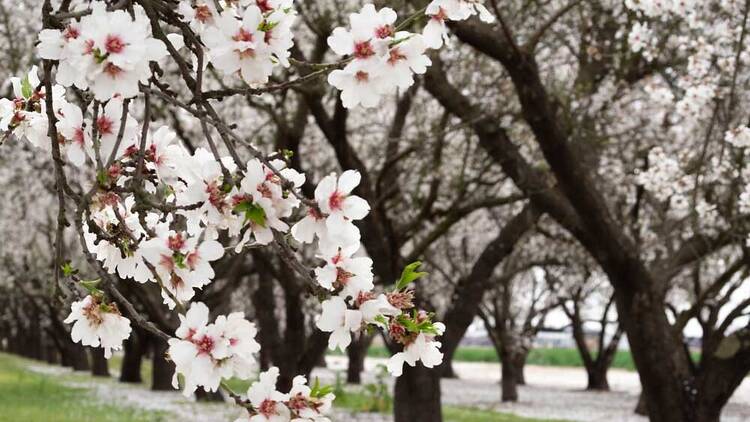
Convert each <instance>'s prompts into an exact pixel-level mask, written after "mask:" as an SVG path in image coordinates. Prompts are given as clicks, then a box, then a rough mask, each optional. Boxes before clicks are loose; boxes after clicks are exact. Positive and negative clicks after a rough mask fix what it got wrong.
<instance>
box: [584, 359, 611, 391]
mask: <svg viewBox="0 0 750 422" xmlns="http://www.w3.org/2000/svg"><path fill="white" fill-rule="evenodd" d="M608 369H609V368H608V367H607V366H605V365H594V366H593V367H592V368H587V369H586V374H587V375H588V384H587V386H586V389H587V390H592V391H609V382H608V381H607V370H608Z"/></svg>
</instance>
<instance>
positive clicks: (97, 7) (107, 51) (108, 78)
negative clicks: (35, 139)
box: [37, 1, 167, 101]
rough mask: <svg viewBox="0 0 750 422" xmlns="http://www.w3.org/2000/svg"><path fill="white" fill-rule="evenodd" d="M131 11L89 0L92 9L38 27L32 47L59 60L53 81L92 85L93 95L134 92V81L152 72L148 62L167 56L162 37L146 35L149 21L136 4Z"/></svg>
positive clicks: (103, 96)
mask: <svg viewBox="0 0 750 422" xmlns="http://www.w3.org/2000/svg"><path fill="white" fill-rule="evenodd" d="M133 10H134V16H131V15H130V14H129V13H128V12H126V11H124V10H115V11H111V12H110V11H107V10H106V4H105V3H104V2H100V1H95V2H92V3H91V14H90V15H88V16H84V17H82V18H81V20H80V21H79V22H71V23H70V24H69V25H68V26H67V27H66V28H65V29H64V30H62V31H61V30H56V29H45V30H43V31H42V32H40V33H39V41H40V43H39V46H38V48H37V51H38V53H39V56H40V57H42V58H44V59H50V60H59V65H58V68H57V77H56V79H57V82H58V83H59V84H61V85H63V86H66V87H69V86H76V87H78V88H80V89H84V90H85V89H87V88H91V91H92V92H93V93H94V95H95V96H96V99H97V100H100V101H104V100H108V99H110V98H112V97H113V96H114V94H115V93H118V94H120V95H122V96H123V97H125V98H131V97H135V96H136V95H138V92H139V91H138V83H139V82H143V83H145V82H147V80H148V78H149V76H151V70H150V69H149V62H151V61H156V60H160V59H162V58H164V57H166V56H167V49H166V46H165V45H164V43H163V42H161V41H159V40H157V39H154V38H152V37H151V25H149V21H148V17H147V16H146V15H145V13H144V11H143V9H142V8H141V7H140V6H135V7H134V8H133Z"/></svg>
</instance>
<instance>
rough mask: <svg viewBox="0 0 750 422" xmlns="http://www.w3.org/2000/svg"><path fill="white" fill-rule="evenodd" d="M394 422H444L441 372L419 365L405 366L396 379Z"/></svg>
mask: <svg viewBox="0 0 750 422" xmlns="http://www.w3.org/2000/svg"><path fill="white" fill-rule="evenodd" d="M393 417H394V422H442V421H443V414H442V409H441V407H440V372H439V371H437V370H435V369H434V368H432V369H428V368H425V367H424V366H422V365H421V364H420V363H417V366H415V367H411V366H409V365H406V364H405V365H404V373H403V375H401V376H400V377H399V378H398V379H396V387H395V392H394V403H393Z"/></svg>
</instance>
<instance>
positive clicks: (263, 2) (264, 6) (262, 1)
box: [255, 0, 273, 13]
mask: <svg viewBox="0 0 750 422" xmlns="http://www.w3.org/2000/svg"><path fill="white" fill-rule="evenodd" d="M255 3H256V4H257V5H258V9H260V11H261V12H263V13H266V12H270V11H271V10H273V7H271V5H270V4H269V3H268V0H256V2H255Z"/></svg>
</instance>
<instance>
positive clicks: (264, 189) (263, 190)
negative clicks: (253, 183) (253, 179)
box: [258, 183, 273, 199]
mask: <svg viewBox="0 0 750 422" xmlns="http://www.w3.org/2000/svg"><path fill="white" fill-rule="evenodd" d="M258 192H260V194H261V195H263V197H264V198H269V199H270V198H272V197H273V193H272V192H271V188H270V187H269V186H268V185H266V184H265V183H261V184H260V185H258Z"/></svg>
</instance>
